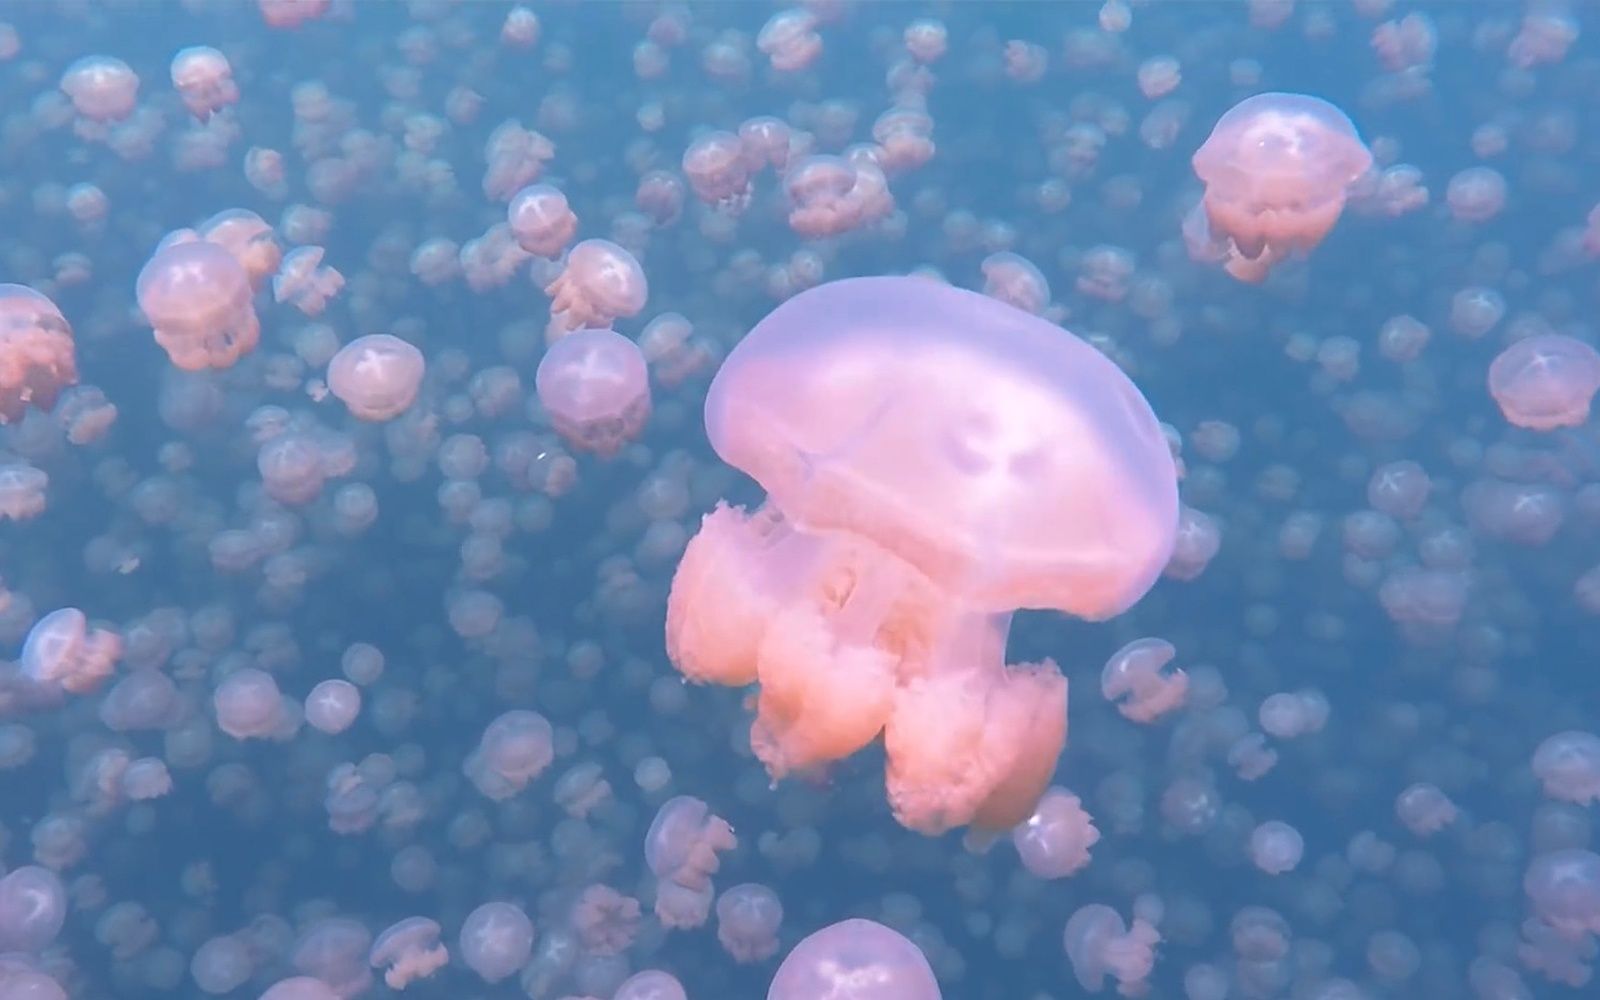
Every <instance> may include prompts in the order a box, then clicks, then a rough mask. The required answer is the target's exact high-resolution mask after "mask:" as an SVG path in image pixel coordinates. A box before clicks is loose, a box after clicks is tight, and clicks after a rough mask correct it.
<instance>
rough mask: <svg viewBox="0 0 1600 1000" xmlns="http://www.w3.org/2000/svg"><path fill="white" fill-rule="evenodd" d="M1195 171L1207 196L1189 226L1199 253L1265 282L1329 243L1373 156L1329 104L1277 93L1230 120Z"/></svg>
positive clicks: (1243, 106) (1206, 146) (1237, 109)
mask: <svg viewBox="0 0 1600 1000" xmlns="http://www.w3.org/2000/svg"><path fill="white" fill-rule="evenodd" d="M1193 164H1194V172H1195V175H1196V176H1197V177H1199V178H1200V180H1201V182H1202V183H1204V184H1205V186H1206V190H1205V195H1204V196H1203V197H1202V198H1201V200H1200V205H1199V206H1198V207H1197V209H1196V211H1195V213H1194V215H1193V216H1192V217H1191V220H1190V222H1189V223H1186V225H1185V229H1186V230H1187V232H1186V236H1188V237H1189V238H1190V249H1191V252H1195V250H1196V243H1197V240H1198V243H1199V244H1201V245H1205V246H1208V247H1210V248H1211V249H1212V250H1213V251H1215V256H1216V258H1217V259H1218V260H1220V261H1223V262H1225V264H1226V267H1227V270H1228V272H1229V273H1230V274H1232V275H1233V276H1234V277H1236V278H1239V279H1240V280H1241V281H1260V280H1261V279H1262V278H1263V277H1265V276H1266V271H1267V269H1268V268H1270V267H1271V266H1272V264H1274V263H1276V262H1277V261H1280V260H1282V259H1283V258H1284V257H1286V256H1288V255H1289V254H1290V253H1292V252H1299V253H1310V252H1311V250H1312V249H1314V248H1315V247H1316V245H1317V244H1318V243H1321V242H1322V240H1323V237H1325V236H1327V235H1328V231H1329V230H1331V229H1332V228H1333V226H1334V223H1336V222H1338V221H1339V215H1340V213H1341V212H1343V211H1344V203H1345V196H1346V193H1347V191H1348V190H1349V188H1350V185H1351V184H1352V183H1354V182H1355V180H1356V178H1358V177H1360V176H1361V175H1362V174H1364V173H1366V172H1367V170H1368V169H1369V168H1371V166H1372V153H1371V152H1370V151H1369V150H1368V149H1367V147H1366V145H1365V144H1364V143H1362V141H1361V136H1360V135H1358V134H1357V133H1356V127H1355V125H1354V124H1353V123H1352V122H1351V121H1350V119H1349V118H1348V117H1347V116H1346V115H1345V114H1344V112H1342V111H1340V110H1339V109H1338V108H1336V107H1334V106H1333V105H1332V104H1329V103H1328V102H1327V101H1324V100H1321V99H1320V98H1316V97H1308V96H1306V95H1304V94H1279V93H1268V94H1257V95H1255V96H1254V97H1249V98H1246V99H1245V100H1243V101H1240V102H1239V103H1238V104H1236V105H1234V106H1233V107H1232V108H1230V109H1229V110H1228V111H1227V112H1226V113H1225V114H1223V116H1222V117H1221V118H1220V119H1218V120H1217V124H1216V127H1215V128H1213V129H1212V130H1211V135H1210V136H1209V137H1208V138H1207V139H1206V141H1205V142H1204V143H1203V144H1201V146H1200V148H1199V149H1198V150H1196V151H1195V154H1194V160H1193ZM1201 233H1204V236H1203V237H1202V236H1200V235H1199V234H1201ZM1197 255H1198V254H1197Z"/></svg>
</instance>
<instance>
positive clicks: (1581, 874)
mask: <svg viewBox="0 0 1600 1000" xmlns="http://www.w3.org/2000/svg"><path fill="white" fill-rule="evenodd" d="M1522 889H1523V891H1524V892H1526V893H1527V894H1528V901H1529V902H1530V903H1531V904H1532V906H1533V912H1534V913H1535V914H1536V915H1537V916H1538V917H1539V919H1540V920H1542V921H1544V922H1545V923H1546V924H1549V925H1550V926H1551V927H1552V928H1554V929H1555V930H1556V931H1557V932H1558V933H1560V934H1562V935H1564V936H1566V937H1569V938H1573V939H1577V938H1580V937H1582V936H1583V935H1586V934H1600V855H1597V854H1595V853H1594V852H1593V851H1587V850H1583V849H1581V848H1573V847H1569V848H1565V849H1563V850H1559V851H1551V852H1549V853H1548V854H1541V855H1539V856H1538V857H1536V858H1534V859H1533V863H1532V864H1530V865H1528V871H1527V873H1526V874H1524V875H1523V877H1522Z"/></svg>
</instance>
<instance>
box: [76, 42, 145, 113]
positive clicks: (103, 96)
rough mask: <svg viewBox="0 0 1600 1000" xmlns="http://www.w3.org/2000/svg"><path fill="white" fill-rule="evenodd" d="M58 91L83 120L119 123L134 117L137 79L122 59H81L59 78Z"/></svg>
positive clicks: (137, 96)
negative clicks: (130, 116)
mask: <svg viewBox="0 0 1600 1000" xmlns="http://www.w3.org/2000/svg"><path fill="white" fill-rule="evenodd" d="M61 92H62V93H64V94H66V95H67V96H68V97H69V98H71V99H72V106H73V108H74V109H75V110H76V111H77V112H78V114H79V115H81V116H82V117H84V118H87V119H89V120H91V121H94V122H101V123H112V122H120V121H122V120H123V119H125V118H127V117H128V116H129V115H131V114H133V107H134V104H135V103H137V102H138V100H139V76H138V74H137V73H135V72H134V71H133V69H132V68H131V67H129V66H128V64H127V63H125V62H123V61H122V60H121V59H116V58H113V57H111V56H84V57H83V58H82V59H79V60H78V61H77V62H75V63H73V64H72V65H71V66H68V67H67V71H66V72H65V73H63V74H62V75H61Z"/></svg>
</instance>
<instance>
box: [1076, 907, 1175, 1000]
mask: <svg viewBox="0 0 1600 1000" xmlns="http://www.w3.org/2000/svg"><path fill="white" fill-rule="evenodd" d="M1160 940H1161V935H1160V933H1158V932H1157V931H1156V929H1155V928H1154V927H1153V926H1151V925H1150V923H1149V921H1147V920H1145V919H1144V918H1143V917H1138V916H1136V917H1134V920H1133V926H1132V927H1129V926H1127V925H1126V924H1124V923H1123V922H1122V916H1121V914H1119V913H1117V911H1116V910H1113V909H1112V908H1111V907H1109V906H1106V905H1105V904H1103V903H1090V904H1089V905H1087V906H1084V907H1081V908H1079V909H1078V911H1077V912H1075V913H1073V915H1072V916H1071V917H1069V918H1068V919H1067V926H1066V930H1065V931H1063V932H1062V946H1063V947H1064V948H1065V949H1066V952H1067V958H1068V959H1069V960H1070V961H1071V962H1072V972H1073V974H1074V975H1076V976H1077V977H1078V985H1079V986H1082V987H1083V988H1084V989H1086V990H1088V991H1089V992H1091V993H1098V992H1099V991H1100V989H1101V987H1102V986H1103V985H1104V983H1105V977H1106V976H1108V975H1109V976H1111V977H1112V978H1113V979H1115V980H1116V981H1117V984H1118V992H1120V993H1122V994H1123V995H1124V996H1140V995H1142V993H1143V989H1142V987H1143V985H1144V980H1146V979H1148V978H1149V977H1150V971H1151V970H1152V969H1154V968H1155V964H1156V956H1155V946H1156V944H1157V942H1159V941H1160Z"/></svg>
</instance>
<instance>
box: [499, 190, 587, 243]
mask: <svg viewBox="0 0 1600 1000" xmlns="http://www.w3.org/2000/svg"><path fill="white" fill-rule="evenodd" d="M506 221H507V223H508V224H509V225H510V226H511V234H512V235H513V236H515V237H516V238H517V245H518V246H520V247H522V249H524V250H526V251H527V252H529V253H531V254H535V255H537V256H540V257H555V256H557V255H559V254H560V253H561V251H562V250H564V249H565V248H566V246H567V244H568V243H571V242H572V237H573V235H574V234H575V233H577V231H578V216H577V215H576V214H575V213H574V212H573V211H572V206H571V205H569V204H568V203H567V196H566V195H564V194H562V193H561V191H560V190H559V189H557V188H554V187H551V186H550V185H549V184H533V185H530V186H528V187H525V188H523V189H522V190H521V191H518V192H517V194H516V197H514V198H512V199H511V204H510V205H509V206H508V207H507V208H506Z"/></svg>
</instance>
